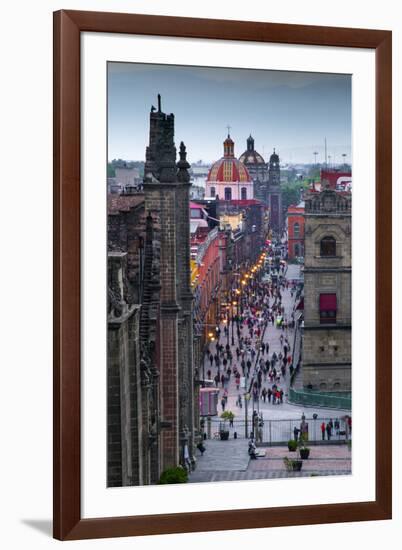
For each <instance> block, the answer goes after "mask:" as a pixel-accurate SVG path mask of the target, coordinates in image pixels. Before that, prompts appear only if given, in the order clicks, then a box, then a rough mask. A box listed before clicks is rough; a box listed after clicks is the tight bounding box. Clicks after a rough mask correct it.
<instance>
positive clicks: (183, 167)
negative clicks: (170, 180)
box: [177, 142, 190, 183]
mask: <svg viewBox="0 0 402 550" xmlns="http://www.w3.org/2000/svg"><path fill="white" fill-rule="evenodd" d="M179 156H180V160H179V162H178V163H177V167H178V169H179V171H178V173H177V179H178V181H180V182H182V183H188V182H189V181H190V174H189V173H188V169H189V168H190V165H189V163H188V162H187V152H186V146H185V145H184V143H183V142H180V150H179Z"/></svg>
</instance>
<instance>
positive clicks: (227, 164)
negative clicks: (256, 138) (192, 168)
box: [207, 135, 251, 183]
mask: <svg viewBox="0 0 402 550" xmlns="http://www.w3.org/2000/svg"><path fill="white" fill-rule="evenodd" d="M223 151H224V155H223V157H222V158H221V159H219V160H217V161H216V162H214V164H213V165H212V166H211V168H210V170H209V173H208V178H207V182H211V181H213V182H219V183H221V182H222V183H226V182H227V183H230V182H232V183H233V182H250V181H251V178H250V174H249V173H248V170H247V168H246V167H245V166H244V164H243V163H242V162H240V161H239V160H237V158H235V156H234V142H233V140H232V139H231V137H230V135H228V137H227V138H226V139H225V141H224V142H223Z"/></svg>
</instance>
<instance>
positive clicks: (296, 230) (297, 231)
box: [293, 222, 300, 237]
mask: <svg viewBox="0 0 402 550" xmlns="http://www.w3.org/2000/svg"><path fill="white" fill-rule="evenodd" d="M293 235H294V236H295V237H300V224H299V222H296V223H295V224H294V226H293Z"/></svg>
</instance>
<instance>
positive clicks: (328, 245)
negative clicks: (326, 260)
mask: <svg viewBox="0 0 402 550" xmlns="http://www.w3.org/2000/svg"><path fill="white" fill-rule="evenodd" d="M320 256H326V257H329V256H336V240H335V239H334V238H333V237H324V238H323V239H321V243H320Z"/></svg>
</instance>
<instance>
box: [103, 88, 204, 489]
mask: <svg viewBox="0 0 402 550" xmlns="http://www.w3.org/2000/svg"><path fill="white" fill-rule="evenodd" d="M179 157H180V158H179V161H178V162H177V163H176V148H175V145H174V115H173V114H170V115H166V114H165V113H163V112H162V110H161V102H160V97H159V98H158V109H154V108H152V110H151V114H150V136H149V146H148V147H147V150H146V163H145V172H144V183H143V194H135V195H131V196H130V195H126V196H124V195H123V196H116V195H113V196H111V197H110V198H109V216H108V247H109V268H108V272H109V301H108V304H109V305H108V486H121V485H143V484H150V483H157V481H158V479H159V476H160V474H161V472H162V471H163V470H164V469H166V468H168V467H173V466H177V465H178V464H179V463H181V464H184V463H191V462H193V461H194V459H193V451H194V426H195V421H196V418H197V411H196V404H197V402H198V401H197V399H195V388H194V379H195V372H194V358H193V345H194V340H193V321H192V300H193V295H192V292H191V282H190V213H189V210H190V209H189V187H190V183H189V180H190V178H189V174H188V168H189V164H188V163H187V160H186V149H185V146H184V144H183V143H181V144H180V153H179Z"/></svg>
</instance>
